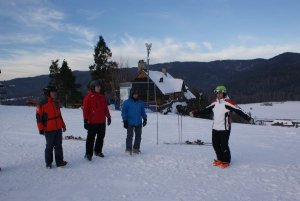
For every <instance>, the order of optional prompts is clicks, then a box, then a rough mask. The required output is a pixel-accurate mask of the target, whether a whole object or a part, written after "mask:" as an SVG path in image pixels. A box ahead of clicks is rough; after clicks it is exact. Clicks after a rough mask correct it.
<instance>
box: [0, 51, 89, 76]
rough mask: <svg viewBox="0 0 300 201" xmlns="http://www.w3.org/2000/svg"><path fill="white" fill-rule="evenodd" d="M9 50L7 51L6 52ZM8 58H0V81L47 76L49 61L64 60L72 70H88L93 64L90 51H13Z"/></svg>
mask: <svg viewBox="0 0 300 201" xmlns="http://www.w3.org/2000/svg"><path fill="white" fill-rule="evenodd" d="M8 51H9V50H7V52H8ZM10 54H11V56H10V57H9V58H0V66H1V69H2V74H1V80H4V79H5V80H8V79H12V78H17V77H28V76H36V75H41V74H49V66H50V65H51V60H56V59H59V60H60V63H61V62H62V61H63V60H64V59H65V60H67V61H68V64H69V67H70V68H71V69H72V70H88V66H89V65H90V64H92V63H93V55H92V50H71V51H69V52H65V51H53V50H40V51H39V52H29V51H20V50H18V51H14V52H10Z"/></svg>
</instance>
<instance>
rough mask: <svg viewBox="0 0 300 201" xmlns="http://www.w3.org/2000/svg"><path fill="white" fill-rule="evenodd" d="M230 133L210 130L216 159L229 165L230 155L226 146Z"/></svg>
mask: <svg viewBox="0 0 300 201" xmlns="http://www.w3.org/2000/svg"><path fill="white" fill-rule="evenodd" d="M229 136H230V131H228V130H223V131H217V130H214V129H213V130H212V145H213V147H214V150H215V152H216V155H217V159H218V160H220V161H223V162H227V163H230V161H231V154H230V149H229V146H228V141H229Z"/></svg>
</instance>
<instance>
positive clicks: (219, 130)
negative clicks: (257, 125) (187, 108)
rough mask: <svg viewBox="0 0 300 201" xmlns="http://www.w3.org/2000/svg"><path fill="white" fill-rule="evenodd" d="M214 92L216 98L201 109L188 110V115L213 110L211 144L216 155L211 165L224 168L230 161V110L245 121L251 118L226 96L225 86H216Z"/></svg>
mask: <svg viewBox="0 0 300 201" xmlns="http://www.w3.org/2000/svg"><path fill="white" fill-rule="evenodd" d="M214 92H215V94H216V96H217V98H216V100H215V101H214V102H212V103H211V104H210V105H209V106H207V107H206V108H205V109H203V110H196V111H193V112H190V116H197V115H200V114H205V113H211V112H213V114H214V118H213V129H212V144H213V148H214V150H215V152H216V155H217V160H215V161H214V162H213V166H220V167H221V168H223V169H224V168H227V167H228V166H229V164H230V161H231V154H230V149H229V146H228V141H229V136H230V130H231V112H235V113H236V114H238V115H240V116H241V117H243V118H244V119H246V120H247V121H251V120H252V118H251V117H250V116H248V115H247V114H245V113H244V112H243V111H242V110H241V108H239V107H238V105H237V104H236V103H235V102H234V101H232V100H230V99H229V98H228V96H227V90H226V87H225V86H217V87H216V89H215V91H214Z"/></svg>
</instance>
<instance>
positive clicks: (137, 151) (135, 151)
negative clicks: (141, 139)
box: [132, 149, 141, 154]
mask: <svg viewBox="0 0 300 201" xmlns="http://www.w3.org/2000/svg"><path fill="white" fill-rule="evenodd" d="M132 152H133V153H134V154H139V153H141V151H140V150H139V149H132Z"/></svg>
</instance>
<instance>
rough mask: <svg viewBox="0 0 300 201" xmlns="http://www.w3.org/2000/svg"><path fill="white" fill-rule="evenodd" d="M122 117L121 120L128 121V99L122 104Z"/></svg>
mask: <svg viewBox="0 0 300 201" xmlns="http://www.w3.org/2000/svg"><path fill="white" fill-rule="evenodd" d="M121 115H122V119H123V121H128V101H127V100H126V101H125V102H124V103H123V105H122V113H121Z"/></svg>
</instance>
